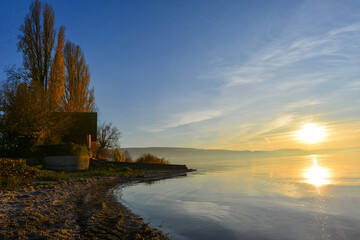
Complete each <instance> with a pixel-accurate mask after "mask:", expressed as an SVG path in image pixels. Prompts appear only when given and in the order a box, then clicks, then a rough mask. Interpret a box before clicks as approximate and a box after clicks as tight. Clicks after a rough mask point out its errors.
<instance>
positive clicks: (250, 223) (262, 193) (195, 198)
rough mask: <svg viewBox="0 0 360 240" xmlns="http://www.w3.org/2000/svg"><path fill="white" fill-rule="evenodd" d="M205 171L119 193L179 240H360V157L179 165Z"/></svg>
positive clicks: (193, 161)
mask: <svg viewBox="0 0 360 240" xmlns="http://www.w3.org/2000/svg"><path fill="white" fill-rule="evenodd" d="M172 162H179V163H180V162H182V163H186V164H187V165H188V166H189V167H191V168H197V169H198V171H197V172H194V173H190V174H188V176H187V177H178V178H174V179H168V180H162V181H157V182H154V183H153V184H146V183H140V184H135V185H131V186H127V187H124V188H119V189H117V191H116V192H115V194H116V196H117V198H118V200H119V201H121V202H122V203H124V204H125V205H126V206H127V207H129V208H130V209H131V210H132V211H133V212H134V213H135V214H137V215H140V216H141V217H142V218H144V220H145V221H147V222H149V223H150V225H151V226H153V227H155V228H157V229H159V230H161V231H163V232H165V233H168V234H169V236H170V237H171V238H172V239H360V154H359V153H351V154H337V155H306V156H296V157H272V158H252V159H247V158H238V159H225V160H223V161H219V159H218V160H217V161H216V160H214V159H213V160H211V159H210V160H209V161H206V159H200V160H199V159H191V158H183V159H181V158H178V159H175V161H172Z"/></svg>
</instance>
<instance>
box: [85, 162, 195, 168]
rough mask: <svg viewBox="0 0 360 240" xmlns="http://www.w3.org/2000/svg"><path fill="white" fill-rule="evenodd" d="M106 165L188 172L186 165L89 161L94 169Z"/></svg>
mask: <svg viewBox="0 0 360 240" xmlns="http://www.w3.org/2000/svg"><path fill="white" fill-rule="evenodd" d="M107 164H114V165H115V166H116V167H119V168H123V167H129V168H138V169H154V170H156V169H159V170H188V168H187V167H186V165H179V164H150V163H128V162H109V161H103V160H91V165H92V167H94V168H97V167H101V166H105V165H107Z"/></svg>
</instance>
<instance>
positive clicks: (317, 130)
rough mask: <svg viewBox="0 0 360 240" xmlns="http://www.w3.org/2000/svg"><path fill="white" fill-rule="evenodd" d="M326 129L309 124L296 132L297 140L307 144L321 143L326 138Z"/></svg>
mask: <svg viewBox="0 0 360 240" xmlns="http://www.w3.org/2000/svg"><path fill="white" fill-rule="evenodd" d="M326 135H327V134H326V129H325V128H324V127H323V126H319V125H318V124H316V123H307V124H305V125H304V126H303V127H302V128H301V129H300V130H299V131H297V132H296V136H297V138H298V139H299V140H300V141H302V142H305V143H309V144H314V143H319V142H321V141H323V140H324V138H325V137H326Z"/></svg>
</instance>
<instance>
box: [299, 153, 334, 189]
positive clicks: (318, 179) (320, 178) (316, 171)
mask: <svg viewBox="0 0 360 240" xmlns="http://www.w3.org/2000/svg"><path fill="white" fill-rule="evenodd" d="M312 160H313V166H312V167H311V168H309V169H306V170H305V172H304V177H305V179H306V180H305V182H307V183H309V184H312V185H314V186H317V187H319V186H322V185H326V184H330V179H329V178H330V173H329V170H328V169H326V168H323V167H320V166H318V164H317V158H316V156H313V159H312Z"/></svg>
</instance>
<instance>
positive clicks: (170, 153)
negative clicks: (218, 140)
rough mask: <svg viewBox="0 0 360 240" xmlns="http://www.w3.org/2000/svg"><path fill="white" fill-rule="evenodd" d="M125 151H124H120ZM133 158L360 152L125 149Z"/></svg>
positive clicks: (165, 148) (267, 155)
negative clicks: (141, 156)
mask: <svg viewBox="0 0 360 240" xmlns="http://www.w3.org/2000/svg"><path fill="white" fill-rule="evenodd" d="M122 150H125V149H122ZM126 150H128V151H129V153H130V154H131V155H132V156H133V158H137V157H138V156H140V155H142V154H144V153H151V154H154V155H156V156H159V157H165V158H168V159H170V160H171V159H174V158H209V157H212V158H217V159H218V158H219V157H221V158H222V159H227V158H234V157H246V158H263V157H277V156H279V157H280V156H299V155H309V154H334V153H343V152H353V151H360V149H342V150H339V149H322V150H303V149H280V150H275V151H234V150H217V149H196V148H177V147H148V148H126Z"/></svg>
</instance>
